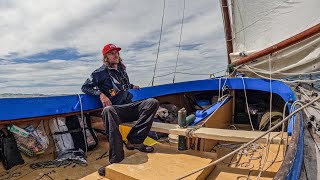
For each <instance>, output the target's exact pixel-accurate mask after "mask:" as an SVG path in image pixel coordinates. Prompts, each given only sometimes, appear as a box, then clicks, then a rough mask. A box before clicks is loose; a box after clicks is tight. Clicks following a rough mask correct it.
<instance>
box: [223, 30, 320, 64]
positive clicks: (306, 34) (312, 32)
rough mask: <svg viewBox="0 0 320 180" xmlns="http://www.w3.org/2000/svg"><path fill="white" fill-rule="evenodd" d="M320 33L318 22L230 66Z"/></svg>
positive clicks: (252, 59) (254, 58) (251, 59)
mask: <svg viewBox="0 0 320 180" xmlns="http://www.w3.org/2000/svg"><path fill="white" fill-rule="evenodd" d="M319 33H320V24H317V25H315V26H313V27H311V28H309V29H307V30H305V31H303V32H301V33H299V34H296V35H295V36H292V37H290V38H288V39H286V40H284V41H281V42H279V43H277V44H275V45H273V46H270V47H268V48H266V49H263V50H261V51H258V52H256V53H253V54H251V55H249V56H246V57H244V58H241V59H239V60H237V61H235V62H233V63H231V64H229V68H233V67H235V66H239V65H241V64H244V63H247V62H251V61H254V60H256V59H257V58H260V57H263V56H265V55H268V54H271V53H274V52H277V51H280V50H281V49H284V48H286V47H289V46H291V45H294V44H296V43H298V42H300V41H303V40H305V39H307V38H309V37H311V36H314V35H316V34H319Z"/></svg>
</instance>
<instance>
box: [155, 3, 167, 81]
mask: <svg viewBox="0 0 320 180" xmlns="http://www.w3.org/2000/svg"><path fill="white" fill-rule="evenodd" d="M165 8H166V0H163V9H162V20H161V29H160V37H159V43H158V51H157V58H156V62H155V64H154V70H153V77H152V80H151V84H152V86H153V84H154V78H155V75H156V69H157V64H158V58H159V51H160V44H161V36H162V28H163V19H164V12H165V11H164V10H165Z"/></svg>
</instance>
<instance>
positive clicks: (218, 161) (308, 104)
mask: <svg viewBox="0 0 320 180" xmlns="http://www.w3.org/2000/svg"><path fill="white" fill-rule="evenodd" d="M319 99H320V96H318V97H316V98H315V99H313V100H312V101H311V102H309V103H307V104H305V105H304V106H302V107H300V108H298V109H297V110H295V111H294V112H293V113H291V114H289V115H288V116H287V117H286V118H285V119H283V120H281V121H280V122H279V123H277V124H276V125H275V126H273V127H272V128H271V129H269V130H268V131H266V132H265V133H263V134H261V135H260V136H258V137H257V138H255V139H253V140H251V141H249V142H247V143H246V144H244V145H243V146H241V147H240V148H238V149H236V150H234V151H232V152H230V153H229V154H226V155H225V156H223V157H221V158H219V159H217V160H215V161H214V162H212V163H210V164H208V165H206V166H204V167H202V168H199V169H197V170H195V171H193V172H191V173H189V174H187V175H185V176H182V177H180V178H178V179H177V180H181V179H184V178H186V177H189V176H191V175H192V174H195V173H197V172H199V171H202V170H204V169H206V168H208V167H211V166H213V165H216V164H218V163H220V162H221V161H223V160H225V159H226V158H228V157H230V156H231V155H233V154H235V153H237V152H239V151H240V150H242V149H243V148H245V147H248V146H249V145H250V144H252V143H254V142H256V141H258V140H259V139H260V138H261V137H263V136H265V135H266V134H268V133H270V132H272V131H273V130H275V129H277V128H278V127H279V126H281V125H282V124H283V123H285V122H286V121H288V119H289V118H290V117H292V116H293V115H295V114H296V113H297V112H299V111H301V110H302V109H304V108H306V107H308V106H310V105H311V104H312V103H314V102H316V101H318V100H319Z"/></svg>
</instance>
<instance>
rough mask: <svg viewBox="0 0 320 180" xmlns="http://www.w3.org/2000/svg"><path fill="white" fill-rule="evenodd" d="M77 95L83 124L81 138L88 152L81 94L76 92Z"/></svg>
mask: <svg viewBox="0 0 320 180" xmlns="http://www.w3.org/2000/svg"><path fill="white" fill-rule="evenodd" d="M78 97H79V103H80V110H81V120H82V123H83V126H82V134H83V138H84V144H85V147H86V151H85V152H86V153H87V152H88V147H87V146H88V145H87V136H86V129H85V127H87V123H86V122H85V120H84V115H83V109H82V100H81V96H80V94H78Z"/></svg>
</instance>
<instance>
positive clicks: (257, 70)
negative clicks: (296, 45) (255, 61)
mask: <svg viewBox="0 0 320 180" xmlns="http://www.w3.org/2000/svg"><path fill="white" fill-rule="evenodd" d="M249 67H250V66H249ZM250 68H251V69H254V70H256V72H260V73H263V74H270V72H268V71H266V70H263V69H259V68H256V67H250ZM319 73H320V71H314V72H308V73H302V72H299V73H284V72H272V74H283V75H293V76H294V75H311V74H319Z"/></svg>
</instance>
